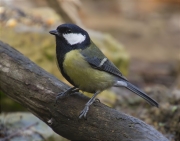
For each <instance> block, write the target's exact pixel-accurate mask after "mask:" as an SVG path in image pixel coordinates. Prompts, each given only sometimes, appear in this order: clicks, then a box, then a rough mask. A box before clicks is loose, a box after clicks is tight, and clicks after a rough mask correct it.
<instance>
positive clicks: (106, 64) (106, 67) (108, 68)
mask: <svg viewBox="0 0 180 141" xmlns="http://www.w3.org/2000/svg"><path fill="white" fill-rule="evenodd" d="M81 54H82V55H83V56H84V58H85V60H86V61H87V62H88V63H89V64H90V65H91V67H93V68H94V69H98V70H101V71H105V72H108V73H110V74H113V75H115V76H117V77H119V78H121V79H123V80H126V79H125V78H124V77H123V76H122V74H121V72H120V71H119V69H118V68H117V67H116V66H115V65H114V64H113V63H112V62H111V61H109V60H108V59H107V58H106V56H105V55H104V54H103V53H102V52H101V50H100V49H99V48H98V47H96V45H95V44H94V43H93V42H91V46H90V47H88V48H86V49H84V50H82V51H81ZM104 59H105V60H104ZM101 63H102V64H101Z"/></svg>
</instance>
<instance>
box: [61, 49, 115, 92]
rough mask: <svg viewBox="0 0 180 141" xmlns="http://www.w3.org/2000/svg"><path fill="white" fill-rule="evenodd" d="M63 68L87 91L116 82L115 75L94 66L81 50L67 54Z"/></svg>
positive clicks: (107, 86) (102, 87)
mask: <svg viewBox="0 0 180 141" xmlns="http://www.w3.org/2000/svg"><path fill="white" fill-rule="evenodd" d="M63 68H64V71H65V72H66V74H67V75H68V76H69V77H70V78H71V80H72V81H73V82H74V83H75V84H76V85H77V86H78V87H79V88H80V89H81V90H83V91H86V92H95V91H97V90H104V89H107V88H109V87H111V86H112V85H113V83H114V79H115V78H114V76H112V75H111V74H109V73H107V72H104V71H100V70H97V69H94V68H92V67H91V66H90V65H89V64H88V62H86V61H85V59H84V56H82V55H81V54H80V50H72V51H70V52H68V53H67V54H66V56H65V60H64V62H63Z"/></svg>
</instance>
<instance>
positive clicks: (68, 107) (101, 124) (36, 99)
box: [0, 42, 167, 141]
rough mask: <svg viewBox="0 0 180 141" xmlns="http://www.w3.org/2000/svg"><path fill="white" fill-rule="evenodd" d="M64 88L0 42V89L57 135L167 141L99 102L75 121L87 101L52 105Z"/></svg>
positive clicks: (82, 98)
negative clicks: (85, 114)
mask: <svg viewBox="0 0 180 141" xmlns="http://www.w3.org/2000/svg"><path fill="white" fill-rule="evenodd" d="M67 88H68V86H67V85H65V84H64V83H63V82H61V81H59V80H58V79H57V78H55V77H54V76H52V75H51V74H49V73H47V72H46V71H45V70H43V69H42V68H40V67H38V66H37V65H36V64H35V63H33V62H31V61H30V60H29V59H28V58H26V57H25V56H24V55H22V54H21V53H19V52H18V51H17V50H15V49H14V48H12V47H10V46H9V45H7V44H4V43H3V42H0V90H1V91H3V92H4V93H5V94H6V95H7V96H9V97H11V98H12V99H13V100H15V101H17V102H19V103H20V104H22V105H23V106H24V107H26V108H27V109H29V111H30V112H32V113H33V114H34V115H35V116H37V117H38V118H40V119H41V120H42V121H44V122H45V123H46V124H47V125H49V126H50V127H51V128H52V129H53V130H54V131H55V132H56V133H57V134H59V135H61V136H63V137H65V138H67V139H70V140H94V141H97V140H103V141H112V140H113V141H115V140H117V141H167V139H166V138H165V137H164V136H163V135H162V134H161V133H159V132H158V131H157V130H155V129H154V128H153V127H152V126H150V125H147V124H146V123H144V122H143V121H141V120H139V119H137V118H134V117H132V116H129V115H126V114H124V113H121V112H119V111H116V110H115V109H112V108H109V107H107V106H105V105H103V104H102V103H99V102H95V103H93V104H92V105H91V107H90V110H89V112H88V115H87V120H85V119H78V116H79V113H80V111H81V110H82V109H83V108H84V104H85V103H86V102H87V101H88V99H89V98H87V97H85V96H83V95H82V94H80V93H77V94H75V95H72V96H70V97H67V98H65V99H61V100H59V101H58V104H57V105H55V97H56V95H57V93H59V92H63V91H65V89H67ZM3 106H5V105H3Z"/></svg>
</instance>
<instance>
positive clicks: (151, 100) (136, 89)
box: [126, 82, 159, 107]
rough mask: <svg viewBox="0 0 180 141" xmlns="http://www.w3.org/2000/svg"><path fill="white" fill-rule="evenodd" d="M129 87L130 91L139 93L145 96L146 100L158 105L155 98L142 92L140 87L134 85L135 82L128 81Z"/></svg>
mask: <svg viewBox="0 0 180 141" xmlns="http://www.w3.org/2000/svg"><path fill="white" fill-rule="evenodd" d="M126 88H127V89H129V90H130V91H132V92H134V93H135V94H137V95H139V96H140V97H142V98H144V99H145V100H146V101H148V102H149V103H150V104H151V105H152V106H156V107H158V106H159V105H158V103H157V102H156V101H155V100H153V99H152V98H150V97H149V96H147V95H146V94H145V93H144V92H142V91H141V90H140V89H139V88H137V87H136V86H134V85H133V84H131V83H129V82H127V87H126Z"/></svg>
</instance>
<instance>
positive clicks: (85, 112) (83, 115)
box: [79, 104, 90, 119]
mask: <svg viewBox="0 0 180 141" xmlns="http://www.w3.org/2000/svg"><path fill="white" fill-rule="evenodd" d="M89 106H90V105H89V104H86V106H85V107H84V109H83V110H82V111H81V113H80V115H79V118H80V119H81V118H82V117H84V118H85V119H86V115H87V113H88V111H89Z"/></svg>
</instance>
